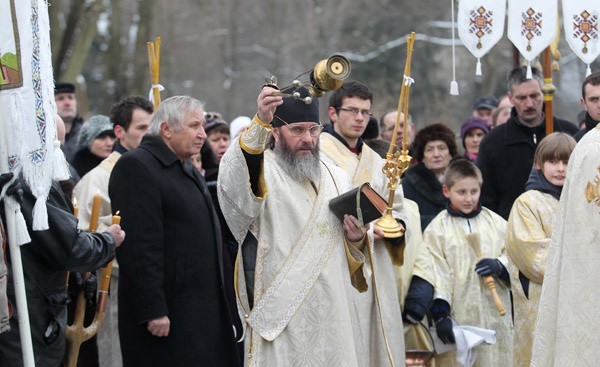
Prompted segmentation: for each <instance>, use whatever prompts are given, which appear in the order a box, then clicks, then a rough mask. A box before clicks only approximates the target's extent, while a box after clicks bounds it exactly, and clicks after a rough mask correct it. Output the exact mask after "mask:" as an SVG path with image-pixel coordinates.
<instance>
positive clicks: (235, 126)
mask: <svg viewBox="0 0 600 367" xmlns="http://www.w3.org/2000/svg"><path fill="white" fill-rule="evenodd" d="M251 122H252V119H251V118H250V117H248V116H238V117H236V118H234V119H233V121H231V124H230V125H229V133H230V134H231V137H232V138H235V137H236V136H238V134H239V133H240V132H241V131H244V130H246V128H247V127H248V126H249V125H250V123H251Z"/></svg>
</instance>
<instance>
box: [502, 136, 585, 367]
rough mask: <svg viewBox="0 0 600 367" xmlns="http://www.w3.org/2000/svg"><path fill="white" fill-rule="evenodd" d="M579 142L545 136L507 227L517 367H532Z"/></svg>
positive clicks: (561, 137) (514, 358)
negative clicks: (558, 220) (561, 207)
mask: <svg viewBox="0 0 600 367" xmlns="http://www.w3.org/2000/svg"><path fill="white" fill-rule="evenodd" d="M575 144H576V143H575V140H574V139H573V138H572V137H571V136H570V135H568V134H565V133H558V132H556V133H552V134H550V135H548V136H546V137H545V138H544V139H542V141H541V142H540V144H539V145H538V147H537V148H536V150H535V154H534V157H533V163H534V168H533V169H532V171H531V174H530V175H529V179H528V180H527V183H526V184H525V190H527V191H526V192H524V193H523V194H521V196H519V197H518V198H517V200H515V203H514V204H513V207H512V209H511V211H510V216H509V217H508V225H507V227H506V251H507V253H508V257H509V263H508V270H509V273H510V282H511V286H512V294H513V311H514V324H515V338H514V354H513V367H517V366H522V367H529V365H530V363H531V350H532V348H533V331H534V329H535V318H536V316H537V310H538V304H539V302H540V294H541V292H542V281H543V280H544V270H545V269H546V257H547V255H548V248H549V246H550V237H551V236H552V229H553V228H554V217H555V216H556V212H557V210H558V200H559V199H560V194H561V191H562V187H563V185H564V182H565V178H566V173H567V163H568V161H569V157H570V156H571V152H572V151H573V149H574V148H575Z"/></svg>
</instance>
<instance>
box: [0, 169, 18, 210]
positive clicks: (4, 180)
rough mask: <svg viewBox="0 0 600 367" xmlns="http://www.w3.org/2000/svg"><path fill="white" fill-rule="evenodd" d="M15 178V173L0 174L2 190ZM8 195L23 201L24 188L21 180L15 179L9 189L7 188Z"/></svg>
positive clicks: (0, 187) (0, 189)
mask: <svg viewBox="0 0 600 367" xmlns="http://www.w3.org/2000/svg"><path fill="white" fill-rule="evenodd" d="M12 178H13V173H12V172H8V173H3V174H1V175H0V191H2V189H3V188H4V185H6V184H7V183H8V182H9V181H10V180H11V179H12ZM6 195H11V196H13V197H14V198H15V200H16V201H18V202H19V203H22V202H23V188H22V187H21V181H20V180H15V181H14V182H13V183H12V184H11V185H10V187H9V188H8V189H6Z"/></svg>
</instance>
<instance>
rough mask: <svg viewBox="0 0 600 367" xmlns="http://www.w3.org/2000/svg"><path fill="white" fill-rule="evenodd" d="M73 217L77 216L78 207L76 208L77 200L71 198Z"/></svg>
mask: <svg viewBox="0 0 600 367" xmlns="http://www.w3.org/2000/svg"><path fill="white" fill-rule="evenodd" d="M73 215H74V216H75V217H78V216H79V206H77V198H73Z"/></svg>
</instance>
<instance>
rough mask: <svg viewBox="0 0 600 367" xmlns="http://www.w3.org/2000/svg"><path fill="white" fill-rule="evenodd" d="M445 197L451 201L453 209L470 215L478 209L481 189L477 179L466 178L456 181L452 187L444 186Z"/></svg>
mask: <svg viewBox="0 0 600 367" xmlns="http://www.w3.org/2000/svg"><path fill="white" fill-rule="evenodd" d="M442 191H443V192H444V196H445V197H446V198H448V199H450V203H451V204H452V207H453V208H454V209H456V210H458V211H460V212H461V213H464V214H469V213H470V212H472V211H473V210H475V209H476V208H477V203H479V195H480V194H481V188H480V187H479V181H477V178H475V177H464V178H461V179H460V180H458V181H456V182H455V183H454V185H452V187H450V188H448V187H447V186H446V185H443V186H442Z"/></svg>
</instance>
